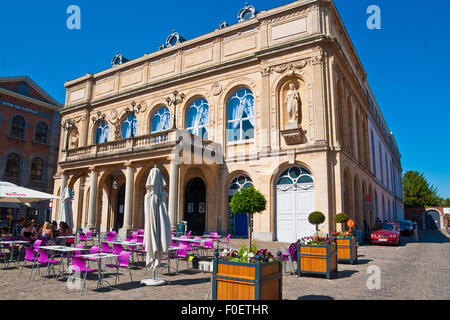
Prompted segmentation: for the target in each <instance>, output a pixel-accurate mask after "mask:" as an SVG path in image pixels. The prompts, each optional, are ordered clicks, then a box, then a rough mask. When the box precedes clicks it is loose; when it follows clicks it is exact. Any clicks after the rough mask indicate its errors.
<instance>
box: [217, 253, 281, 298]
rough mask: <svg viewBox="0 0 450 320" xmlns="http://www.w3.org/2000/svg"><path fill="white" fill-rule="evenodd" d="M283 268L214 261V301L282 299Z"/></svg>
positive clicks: (273, 265) (268, 264) (260, 264)
mask: <svg viewBox="0 0 450 320" xmlns="http://www.w3.org/2000/svg"><path fill="white" fill-rule="evenodd" d="M281 291H282V268H281V263H280V262H278V261H275V262H271V263H239V262H229V261H221V260H219V259H217V258H215V259H214V263H213V279H212V300H281V298H282V292H281Z"/></svg>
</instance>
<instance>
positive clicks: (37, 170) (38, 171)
mask: <svg viewBox="0 0 450 320" xmlns="http://www.w3.org/2000/svg"><path fill="white" fill-rule="evenodd" d="M43 168H44V161H42V159H41V158H34V159H33V162H31V170H30V180H32V181H42V171H43Z"/></svg>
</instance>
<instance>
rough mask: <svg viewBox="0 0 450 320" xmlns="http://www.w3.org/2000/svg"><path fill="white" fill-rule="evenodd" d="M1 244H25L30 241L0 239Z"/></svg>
mask: <svg viewBox="0 0 450 320" xmlns="http://www.w3.org/2000/svg"><path fill="white" fill-rule="evenodd" d="M0 243H2V244H25V243H30V241H26V240H6V241H0Z"/></svg>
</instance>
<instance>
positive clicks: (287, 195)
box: [275, 167, 315, 242]
mask: <svg viewBox="0 0 450 320" xmlns="http://www.w3.org/2000/svg"><path fill="white" fill-rule="evenodd" d="M275 192H276V217H277V219H276V224H277V225H276V230H277V239H278V241H280V242H295V241H296V240H297V239H300V238H302V237H306V236H311V235H312V234H313V233H314V226H313V225H312V224H310V223H309V221H308V216H309V214H310V213H311V212H313V211H314V210H315V192H314V180H313V177H312V175H311V172H309V171H308V170H307V169H305V168H303V167H291V168H289V169H287V170H285V171H284V172H283V173H282V174H281V175H280V177H279V178H278V180H277V184H276V189H275Z"/></svg>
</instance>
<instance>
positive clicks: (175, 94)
mask: <svg viewBox="0 0 450 320" xmlns="http://www.w3.org/2000/svg"><path fill="white" fill-rule="evenodd" d="M178 97H179V98H178ZM183 100H184V93H181V94H180V95H179V96H178V91H177V90H175V91H174V92H173V99H172V98H170V97H167V98H166V101H167V104H168V105H169V107H170V106H171V105H172V104H173V124H172V129H176V127H177V122H176V121H177V120H176V119H177V104H179V103H182V102H183Z"/></svg>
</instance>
